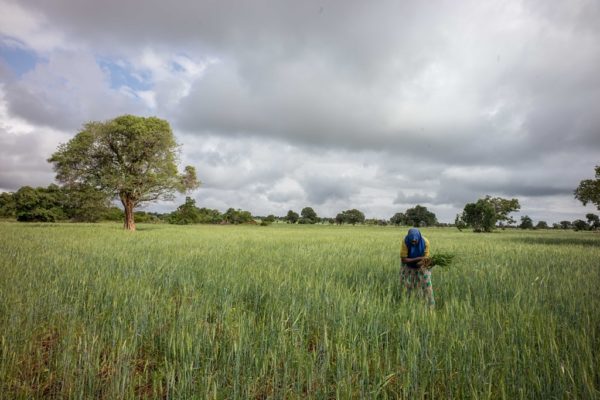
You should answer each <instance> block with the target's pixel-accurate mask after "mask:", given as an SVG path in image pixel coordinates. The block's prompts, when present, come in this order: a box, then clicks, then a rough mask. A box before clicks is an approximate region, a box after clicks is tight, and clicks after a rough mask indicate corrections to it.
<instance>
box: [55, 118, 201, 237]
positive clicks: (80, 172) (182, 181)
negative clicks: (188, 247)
mask: <svg viewBox="0 0 600 400" xmlns="http://www.w3.org/2000/svg"><path fill="white" fill-rule="evenodd" d="M176 151H177V143H176V142H175V137H174V136H173V133H172V132H171V127H170V126H169V123H168V122H167V121H165V120H162V119H159V118H156V117H149V118H144V117H136V116H133V115H123V116H121V117H117V118H115V119H113V120H110V121H106V122H88V123H87V124H85V125H84V129H83V130H82V131H81V132H79V133H78V134H77V135H76V136H75V137H74V138H73V139H71V140H70V141H69V142H68V143H66V144H62V145H60V146H59V148H58V150H57V151H56V152H55V153H54V154H53V155H52V157H50V159H48V161H49V162H51V163H52V164H53V165H54V169H55V171H56V173H57V175H56V179H57V180H58V181H59V182H61V183H63V184H64V185H66V186H67V187H72V186H74V185H84V186H89V187H92V188H96V189H99V190H102V191H104V192H105V193H106V194H107V195H108V196H110V197H114V198H118V199H119V200H121V203H122V204H123V208H124V210H125V223H124V227H125V229H127V230H135V221H134V213H133V212H134V208H136V207H137V206H139V205H140V204H143V203H145V202H149V201H154V200H158V199H170V198H172V194H173V192H174V191H179V192H182V193H183V192H185V191H187V190H191V189H194V188H196V187H198V185H199V182H198V180H197V179H196V171H195V169H194V167H191V166H186V167H185V173H184V174H181V175H180V174H178V173H177V165H176V161H177V160H176V155H177V154H176Z"/></svg>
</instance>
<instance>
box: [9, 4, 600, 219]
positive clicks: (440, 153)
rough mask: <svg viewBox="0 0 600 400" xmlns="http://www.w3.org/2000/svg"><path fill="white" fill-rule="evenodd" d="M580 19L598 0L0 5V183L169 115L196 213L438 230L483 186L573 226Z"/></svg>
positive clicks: (594, 100) (591, 150) (598, 143)
mask: <svg viewBox="0 0 600 400" xmlns="http://www.w3.org/2000/svg"><path fill="white" fill-rule="evenodd" d="M598 21H600V2H598V1H597V0H582V1H580V0H570V1H567V2H564V1H548V0H531V1H515V0H502V1H478V0H473V1H458V0H453V1H397V0H396V1H353V0H345V1H341V0H339V1H337V0H336V1H334V0H318V1H317V0H307V1H281V0H255V1H241V0H240V1H231V0H200V1H198V0H181V1H173V2H166V1H164V0H146V1H131V0H119V1H115V0H105V1H95V0H19V1H12V0H0V191H15V190H17V189H18V188H19V187H21V186H24V185H30V186H47V185H48V184H50V183H52V182H54V173H53V171H52V168H51V165H50V164H48V163H47V161H46V159H47V158H48V157H49V156H50V155H51V154H52V153H53V152H54V151H55V150H56V148H57V146H58V145H59V144H60V143H64V142H67V141H68V140H70V139H71V138H72V137H73V136H74V135H75V134H77V132H78V131H79V130H80V129H81V127H82V125H83V124H84V123H85V122H88V121H105V120H108V119H111V118H114V117H116V116H119V115H123V114H135V115H142V116H157V117H160V118H164V119H166V120H167V121H169V123H170V124H171V127H172V129H173V132H174V134H175V136H176V138H177V141H178V143H180V144H181V153H180V160H181V169H183V166H184V165H193V166H195V167H196V170H197V174H198V177H199V179H200V180H201V181H202V185H201V187H200V188H199V189H198V190H196V191H195V192H193V193H192V194H191V196H192V197H193V198H195V199H196V202H197V205H198V206H200V207H209V208H217V209H219V210H221V211H225V210H226V209H227V208H229V207H233V208H242V209H245V210H249V211H251V212H252V213H253V214H254V215H267V214H275V215H285V214H286V213H287V211H288V210H290V209H292V210H295V211H296V212H300V210H301V209H302V208H304V207H307V206H310V207H313V208H314V209H315V211H316V212H317V214H319V215H320V216H335V215H336V214H337V213H338V212H340V211H342V210H346V209H350V208H358V209H360V210H361V211H363V212H364V213H365V215H366V216H367V218H385V219H389V218H390V217H391V216H392V215H394V214H395V213H396V212H404V211H405V210H406V209H408V208H411V207H414V206H415V205H417V204H420V205H423V206H425V207H427V208H428V209H429V210H431V211H433V212H435V213H436V215H437V217H438V219H439V220H440V221H443V222H452V221H454V217H455V216H456V214H457V213H459V212H460V211H461V210H462V209H463V207H464V205H465V204H466V203H469V202H475V201H476V200H477V199H478V198H481V197H484V196H485V195H492V196H501V197H505V198H518V199H519V201H520V204H521V210H520V212H519V213H516V214H515V216H516V217H517V219H518V217H519V216H521V215H529V216H530V217H531V218H532V219H533V220H534V222H535V221H539V220H545V221H547V222H549V223H552V222H557V221H561V220H574V219H585V214H586V213H589V212H594V213H598V210H597V209H596V208H595V207H593V206H591V205H588V206H587V207H583V206H582V205H581V204H580V203H579V202H578V201H577V200H575V199H574V197H573V190H574V189H575V188H576V187H577V185H578V184H579V182H580V181H581V180H583V179H591V178H593V177H594V166H595V165H599V164H600V73H599V72H598V71H600V24H598ZM182 202H183V197H181V196H179V197H177V198H176V200H175V201H174V202H159V203H155V204H150V205H148V206H146V207H145V209H146V210H151V211H161V212H165V211H170V210H173V209H175V208H176V207H177V205H178V204H180V203H182Z"/></svg>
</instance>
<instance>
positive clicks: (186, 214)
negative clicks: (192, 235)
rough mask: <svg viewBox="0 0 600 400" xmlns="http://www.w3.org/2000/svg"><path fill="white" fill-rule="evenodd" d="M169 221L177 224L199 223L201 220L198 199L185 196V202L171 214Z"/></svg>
mask: <svg viewBox="0 0 600 400" xmlns="http://www.w3.org/2000/svg"><path fill="white" fill-rule="evenodd" d="M168 221H169V223H171V224H177V225H189V224H197V223H199V222H200V210H199V209H198V207H196V200H194V199H193V198H191V197H186V198H185V203H183V204H182V205H180V206H179V207H177V210H175V211H173V212H172V213H171V215H169V219H168Z"/></svg>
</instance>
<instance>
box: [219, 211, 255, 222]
mask: <svg viewBox="0 0 600 400" xmlns="http://www.w3.org/2000/svg"><path fill="white" fill-rule="evenodd" d="M223 221H225V222H227V223H230V224H235V225H237V224H245V223H248V222H251V221H253V219H252V214H251V213H250V211H243V210H240V209H237V210H235V209H233V208H230V209H228V210H227V211H225V214H223Z"/></svg>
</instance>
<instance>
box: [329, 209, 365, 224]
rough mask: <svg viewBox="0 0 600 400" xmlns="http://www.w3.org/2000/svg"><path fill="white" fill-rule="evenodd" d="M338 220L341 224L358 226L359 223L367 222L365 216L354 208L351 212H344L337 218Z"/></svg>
mask: <svg viewBox="0 0 600 400" xmlns="http://www.w3.org/2000/svg"><path fill="white" fill-rule="evenodd" d="M338 219H339V221H340V224H341V223H344V222H345V223H347V224H352V225H356V224H357V223H363V222H365V214H363V213H362V212H361V211H359V210H357V209H356V208H353V209H351V210H346V211H342V212H341V213H340V214H338V215H337V216H336V220H338Z"/></svg>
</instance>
